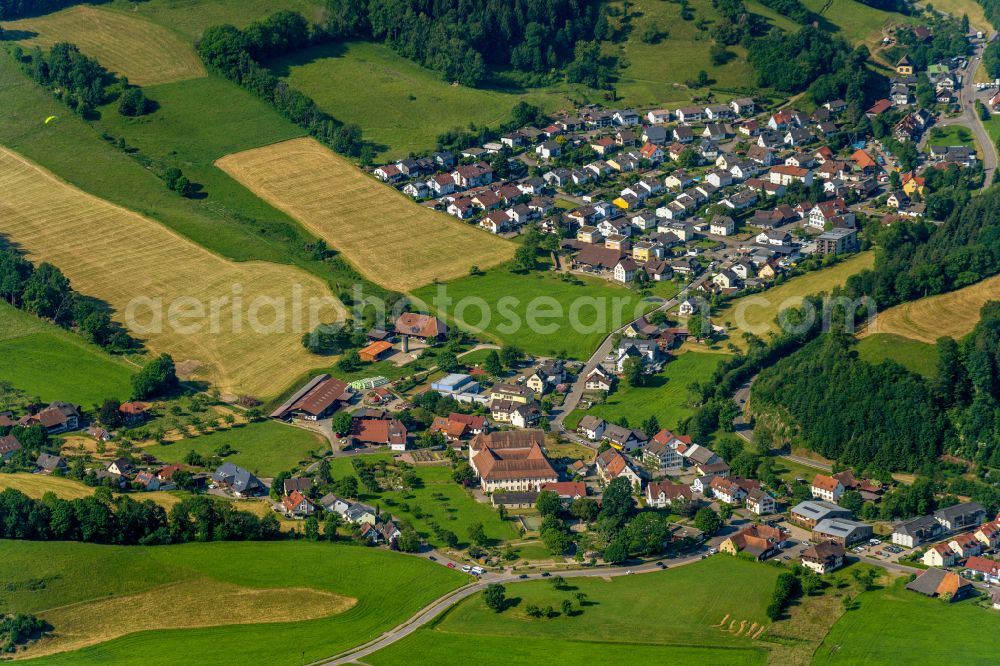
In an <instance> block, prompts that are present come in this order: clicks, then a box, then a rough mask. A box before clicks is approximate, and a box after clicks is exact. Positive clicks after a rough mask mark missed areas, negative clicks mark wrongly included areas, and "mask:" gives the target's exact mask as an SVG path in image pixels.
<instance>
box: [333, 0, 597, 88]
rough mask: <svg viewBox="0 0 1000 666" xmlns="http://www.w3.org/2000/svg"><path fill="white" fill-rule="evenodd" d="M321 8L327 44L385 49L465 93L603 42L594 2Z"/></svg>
mask: <svg viewBox="0 0 1000 666" xmlns="http://www.w3.org/2000/svg"><path fill="white" fill-rule="evenodd" d="M327 9H328V11H329V14H330V18H329V20H328V22H327V31H328V32H329V34H330V36H331V37H332V38H334V39H338V40H347V39H366V40H373V41H378V42H382V43H385V44H386V45H388V46H389V47H390V48H392V49H393V50H395V51H396V52H397V53H399V54H400V55H402V56H404V57H406V58H409V59H411V60H413V61H415V62H418V63H420V64H422V65H424V66H425V67H428V68H430V69H433V70H435V71H438V72H440V73H441V74H442V76H444V78H446V79H448V80H455V81H459V82H461V83H462V84H464V85H469V86H476V85H479V84H481V83H483V82H484V81H485V80H486V79H488V78H489V76H490V74H491V72H495V71H497V70H507V69H513V70H517V71H519V72H526V73H532V74H544V73H547V72H550V71H552V70H557V69H561V68H562V67H564V66H565V65H566V64H568V63H569V62H570V61H571V60H572V59H573V57H574V53H575V50H576V47H577V44H578V43H579V42H596V41H600V40H603V39H606V38H608V37H609V28H608V22H607V18H606V17H605V16H604V10H603V9H602V3H600V2H598V1H597V0H327Z"/></svg>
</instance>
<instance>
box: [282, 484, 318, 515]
mask: <svg viewBox="0 0 1000 666" xmlns="http://www.w3.org/2000/svg"><path fill="white" fill-rule="evenodd" d="M281 509H282V512H283V513H284V514H285V516H287V517H289V518H305V517H307V516H311V515H313V513H315V512H316V506H315V505H314V504H313V503H312V502H311V501H309V498H308V497H306V496H304V495H303V494H302V493H300V492H299V491H298V490H293V491H292V494H291V495H286V496H285V497H283V498H282V499H281Z"/></svg>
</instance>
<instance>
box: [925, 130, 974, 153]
mask: <svg viewBox="0 0 1000 666" xmlns="http://www.w3.org/2000/svg"><path fill="white" fill-rule="evenodd" d="M931 146H966V147H967V148H972V149H973V150H976V151H977V152H979V153H980V154H982V151H980V150H979V146H978V145H977V144H976V139H975V137H974V136H972V130H970V129H969V128H968V127H963V126H962V125H945V126H943V127H933V128H931V136H930V138H929V139H928V140H927V146H926V148H927V150H928V151H930V147H931Z"/></svg>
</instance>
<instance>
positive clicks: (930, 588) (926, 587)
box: [906, 569, 975, 601]
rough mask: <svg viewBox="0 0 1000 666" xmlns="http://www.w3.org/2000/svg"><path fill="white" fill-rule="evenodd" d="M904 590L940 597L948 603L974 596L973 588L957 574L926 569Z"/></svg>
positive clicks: (942, 570)
mask: <svg viewBox="0 0 1000 666" xmlns="http://www.w3.org/2000/svg"><path fill="white" fill-rule="evenodd" d="M906 589H908V590H911V591H913V592H919V593H920V594H925V595H927V596H928V597H941V598H945V599H947V600H948V601H958V600H959V599H964V598H965V597H967V596H969V595H971V594H975V587H974V586H973V585H972V583H970V582H969V581H967V580H965V579H963V578H962V577H961V576H959V575H958V574H957V573H953V572H951V571H945V570H944V569H928V570H927V571H924V572H923V573H922V574H920V575H919V576H917V577H916V579H914V580H913V581H911V582H909V583H907V584H906Z"/></svg>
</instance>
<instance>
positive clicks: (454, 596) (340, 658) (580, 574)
mask: <svg viewBox="0 0 1000 666" xmlns="http://www.w3.org/2000/svg"><path fill="white" fill-rule="evenodd" d="M713 541H714V540H713ZM709 543H712V542H709ZM706 548H707V545H706ZM706 548H703V549H702V550H701V551H699V552H697V553H695V554H693V555H690V556H688V557H684V558H679V559H674V560H667V561H666V562H665V564H666V565H667V568H669V569H673V568H675V567H679V566H684V565H686V564H691V563H693V562H697V561H699V560H701V559H702V555H703V553H704V552H705V549H706ZM435 557H439V556H437V555H435ZM441 560H443V561H445V563H446V564H447V558H443V557H441V558H440V559H439V561H441ZM660 570H661V569H660V568H659V567H658V566H656V564H655V563H653V562H650V563H647V564H642V565H637V566H634V567H616V568H608V569H602V568H590V569H573V570H568V571H556V572H553V573H555V574H556V575H559V576H562V577H563V578H608V577H615V576H628V575H632V574H644V573H652V572H654V571H660ZM521 575H522V574H516V573H510V572H503V573H492V572H491V573H487V574H486V575H484V576H482V577H480V578H479V579H478V580H476V581H475V582H472V583H470V584H468V585H466V586H465V587H461V588H459V589H457V590H454V591H452V592H449V593H448V594H446V595H444V596H443V597H440V598H439V599H437V600H435V601H434V602H432V603H431V604H430V605H428V606H426V607H424V608H423V610H421V611H420V612H418V613H417V614H416V615H414V616H413V617H411V618H410V619H408V620H407V621H406V622H403V623H402V624H400V625H399V626H397V627H394V628H393V629H390V630H389V631H387V632H385V633H384V634H382V635H381V636H379V637H378V638H376V639H374V640H371V641H369V642H367V643H365V644H364V645H359V646H357V647H355V648H351V649H350V650H347V651H345V652H342V653H340V654H338V655H336V656H334V657H332V658H331V659H329V660H325V661H320V662H315V664H314V665H313V666H338V665H339V664H351V663H357V662H359V661H360V660H362V659H364V658H365V657H367V656H368V655H370V654H373V653H375V652H377V651H379V650H381V649H383V648H386V647H388V646H390V645H392V644H393V643H395V642H397V641H400V640H402V639H404V638H406V637H407V636H409V635H410V634H412V633H413V632H415V631H416V630H417V629H419V628H420V627H423V626H424V625H426V624H427V623H428V622H430V621H431V620H433V619H434V618H436V617H437V616H438V615H440V614H441V613H443V612H444V611H446V610H447V609H449V608H451V607H452V606H454V605H455V604H457V603H458V602H460V601H462V600H463V599H467V598H469V597H471V596H472V595H474V594H476V593H477V592H481V591H482V590H484V589H485V588H486V586H487V585H490V584H492V583H515V582H521V581H522V580H524V579H523V578H521ZM527 577H528V579H531V580H537V579H540V578H542V577H543V576H542V575H541V574H537V573H536V574H527Z"/></svg>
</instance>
